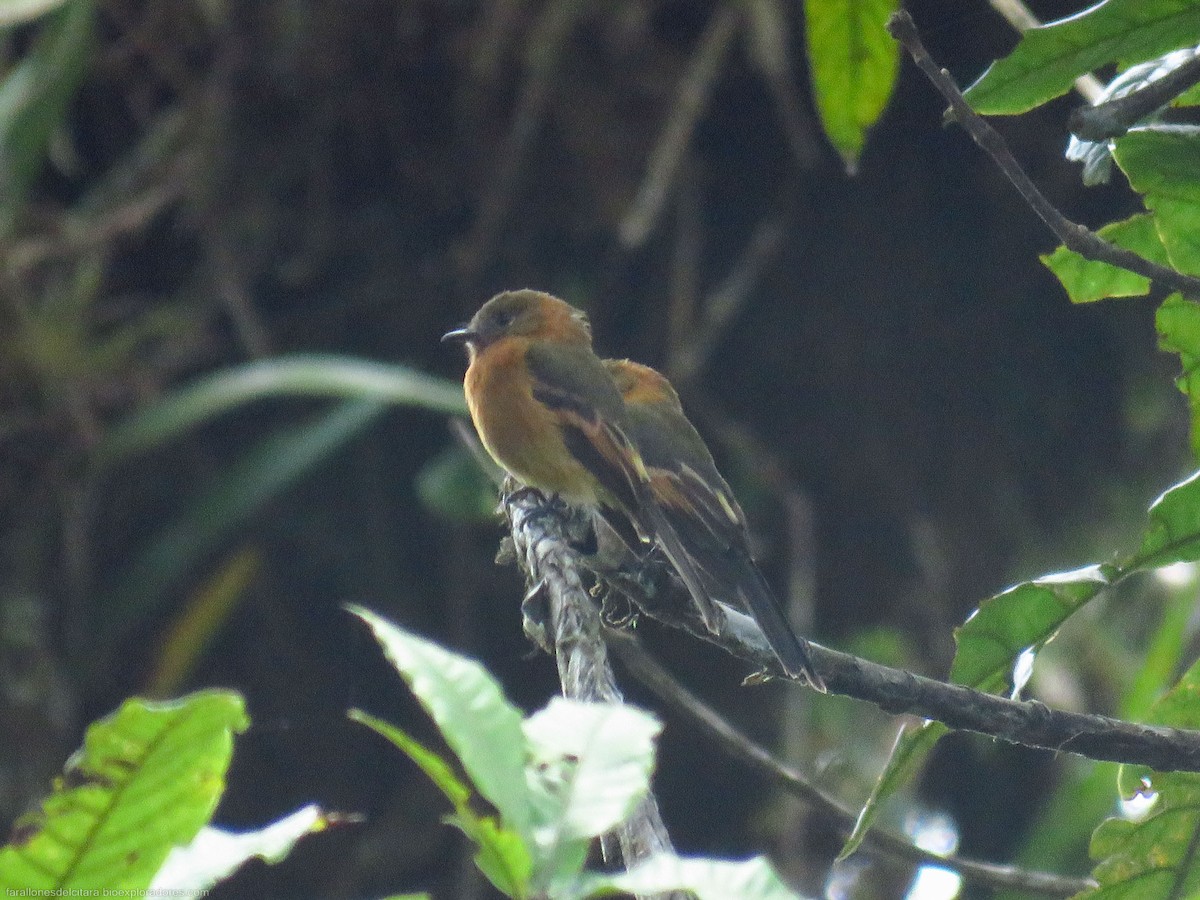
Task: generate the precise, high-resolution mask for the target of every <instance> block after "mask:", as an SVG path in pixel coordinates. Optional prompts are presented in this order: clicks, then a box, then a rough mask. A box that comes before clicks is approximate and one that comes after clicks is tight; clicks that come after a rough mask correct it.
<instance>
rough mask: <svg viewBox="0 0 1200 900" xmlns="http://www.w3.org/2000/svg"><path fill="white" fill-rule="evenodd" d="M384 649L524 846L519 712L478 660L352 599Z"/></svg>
mask: <svg viewBox="0 0 1200 900" xmlns="http://www.w3.org/2000/svg"><path fill="white" fill-rule="evenodd" d="M347 609H349V610H350V612H352V613H353V614H354V615H356V616H358V617H359V618H360V619H362V620H363V621H364V622H366V623H367V625H368V626H370V628H371V631H372V632H373V633H374V634H375V638H376V640H378V641H379V644H380V646H382V647H383V652H384V655H385V656H386V657H387V658H388V660H389V661H390V662H391V663H392V665H393V666H395V667H396V670H397V671H398V672H399V673H400V674H401V676H403V678H404V680H405V681H406V682H408V686H409V688H410V689H411V690H412V692H413V693H414V694H415V695H416V697H417V699H418V700H419V701H420V702H421V705H422V706H424V707H425V710H426V711H427V712H428V713H429V715H430V716H431V717H432V718H433V720H434V722H435V723H437V726H438V729H439V730H440V731H441V732H442V736H443V737H444V738H445V739H446V743H447V744H448V745H449V746H450V749H452V750H453V751H454V754H455V756H457V757H458V759H459V762H461V763H462V766H463V769H464V770H465V771H466V773H467V775H468V776H469V777H470V779H471V782H472V784H474V785H475V787H476V789H477V790H478V791H479V793H480V794H482V795H483V796H484V797H485V798H486V799H487V800H488V801H489V802H490V803H491V804H492V805H493V806H495V807H496V809H497V810H498V811H499V812H500V815H501V817H502V818H503V819H504V822H505V823H506V824H508V825H510V826H512V827H513V828H514V829H516V831H517V832H518V833H519V834H520V835H521V836H522V838H524V839H525V841H526V843H527V844H528V845H529V846H533V845H534V843H535V842H534V840H533V837H532V826H531V823H532V812H531V810H530V805H529V804H530V798H529V788H528V786H527V785H526V783H525V760H526V746H525V734H524V732H523V731H522V728H521V711H520V710H519V709H517V708H516V707H515V706H513V705H512V704H511V703H509V702H508V700H507V699H506V698H505V696H504V692H503V690H502V689H501V687H500V684H499V683H498V682H497V681H496V679H494V678H493V677H492V676H491V675H490V674H488V671H487V670H486V669H485V668H484V667H483V666H481V665H480V664H479V663H477V662H475V661H474V660H472V659H467V658H466V657H465V656H460V655H458V654H457V653H451V652H450V651H449V650H446V649H444V648H442V647H439V646H438V645H437V644H435V643H433V642H432V641H427V640H425V639H424V638H420V637H417V636H416V635H414V634H411V633H409V632H407V631H405V630H404V629H402V628H399V627H397V626H395V625H393V624H392V623H391V622H388V621H387V620H386V619H383V618H382V617H380V616H378V615H376V614H375V613H373V612H371V611H370V610H368V609H364V608H362V607H360V606H353V605H352V606H348V607H347Z"/></svg>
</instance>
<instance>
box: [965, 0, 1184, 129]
mask: <svg viewBox="0 0 1200 900" xmlns="http://www.w3.org/2000/svg"><path fill="white" fill-rule="evenodd" d="M1197 34H1200V7H1198V6H1197V5H1196V4H1195V3H1194V2H1192V0H1105V2H1101V3H1097V4H1096V5H1095V6H1093V7H1091V8H1090V9H1087V10H1085V11H1083V12H1081V13H1078V14H1077V15H1074V16H1070V17H1068V18H1066V19H1061V20H1059V21H1057V22H1050V23H1048V24H1046V25H1042V26H1040V27H1038V28H1031V29H1029V30H1028V31H1026V32H1025V34H1024V35H1023V36H1022V38H1021V42H1020V43H1019V44H1017V46H1016V49H1014V50H1013V52H1012V53H1010V54H1009V55H1008V56H1006V57H1005V58H1004V59H1001V60H999V61H997V62H995V63H993V64H992V65H991V66H990V67H989V68H988V70H987V71H986V72H984V73H983V75H982V77H980V78H979V80H978V81H976V82H975V83H974V84H973V85H971V87H970V88H968V89H967V90H966V92H965V94H966V98H967V100H968V101H969V102H970V104H971V105H972V106H973V107H975V109H976V111H978V112H980V113H982V114H984V115H1011V114H1014V113H1022V112H1026V111H1028V110H1030V109H1033V108H1034V107H1035V106H1038V105H1040V104H1042V103H1045V102H1046V101H1047V100H1050V99H1052V98H1054V97H1057V96H1059V95H1060V94H1063V93H1065V92H1066V91H1068V90H1069V89H1070V87H1071V85H1072V83H1073V82H1074V81H1075V79H1076V78H1078V77H1079V76H1080V75H1083V74H1085V73H1087V72H1091V71H1092V70H1093V69H1096V68H1099V67H1100V66H1103V65H1107V64H1108V63H1112V62H1120V63H1122V64H1124V65H1129V64H1132V63H1138V62H1143V61H1145V60H1148V59H1153V58H1154V57H1156V56H1162V55H1163V54H1164V53H1167V52H1169V51H1171V50H1178V49H1179V48H1181V47H1187V46H1191V45H1193V44H1195V43H1196V35H1197Z"/></svg>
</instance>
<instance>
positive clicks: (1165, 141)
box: [1113, 128, 1200, 275]
mask: <svg viewBox="0 0 1200 900" xmlns="http://www.w3.org/2000/svg"><path fill="white" fill-rule="evenodd" d="M1113 159H1115V160H1116V161H1117V165H1119V166H1120V167H1121V170H1122V171H1123V172H1124V173H1125V175H1126V177H1127V178H1128V179H1129V183H1130V185H1131V186H1132V187H1133V189H1134V190H1136V191H1138V192H1139V193H1141V194H1143V195H1144V197H1143V199H1144V201H1145V204H1146V207H1147V208H1148V209H1150V210H1151V211H1153V213H1154V223H1155V227H1156V228H1157V230H1158V236H1159V238H1160V239H1161V240H1162V243H1163V246H1164V247H1165V248H1166V251H1167V258H1168V259H1169V260H1170V263H1171V265H1172V266H1173V267H1174V268H1176V269H1177V270H1179V271H1180V272H1185V273H1187V274H1190V275H1196V274H1200V134H1192V133H1190V132H1182V131H1162V130H1157V129H1152V128H1146V129H1141V130H1138V131H1131V132H1130V133H1129V134H1127V135H1125V136H1124V137H1122V138H1120V139H1119V140H1117V141H1116V143H1115V145H1114V147H1113Z"/></svg>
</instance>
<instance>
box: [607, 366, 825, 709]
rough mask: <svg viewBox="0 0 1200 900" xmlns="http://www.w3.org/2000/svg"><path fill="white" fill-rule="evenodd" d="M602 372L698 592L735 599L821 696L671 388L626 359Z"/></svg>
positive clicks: (742, 525) (804, 648) (806, 656)
mask: <svg viewBox="0 0 1200 900" xmlns="http://www.w3.org/2000/svg"><path fill="white" fill-rule="evenodd" d="M604 366H605V368H607V369H608V372H609V374H610V375H611V376H612V378H613V383H614V384H615V385H616V386H617V390H618V391H619V392H620V394H621V397H622V399H623V400H624V402H625V414H626V429H627V434H628V436H629V438H630V439H631V440H632V441H633V443H634V445H635V446H636V447H637V448H638V452H639V453H640V455H641V458H642V464H643V466H644V468H645V470H646V473H647V475H648V477H649V484H650V493H651V495H652V496H653V497H654V499H655V501H656V503H657V504H658V506H659V507H660V508H661V509H662V510H664V512H665V514H666V516H667V518H668V521H669V522H670V523H671V525H672V527H673V528H674V530H675V532H676V534H677V535H678V536H679V538H680V540H681V542H682V544H683V546H684V548H685V550H686V552H687V553H688V554H689V555H690V556H691V558H692V560H693V561H694V563H695V568H696V569H697V570H698V571H699V572H700V573H702V585H703V587H704V588H705V589H706V590H707V591H708V593H709V595H710V596H712V597H715V598H717V599H730V598H735V599H737V600H738V601H739V602H740V604H741V605H742V607H743V608H744V609H745V610H746V611H747V612H748V613H749V614H750V615H751V616H752V617H753V618H754V620H755V621H756V622H757V623H758V625H759V628H761V629H762V632H763V636H764V637H765V638H766V639H767V643H768V644H769V645H770V647H771V650H772V651H773V652H774V653H775V656H776V657H777V658H778V659H779V662H780V664H782V666H783V667H784V669H785V670H786V671H787V672H788V674H789V675H792V676H793V677H803V678H804V679H805V680H807V681H808V683H809V685H811V686H812V687H813V688H814V689H816V690H818V691H820V692H822V693H825V692H826V687H825V682H824V679H822V678H821V676H820V675H819V674H818V673H817V671H816V669H815V668H814V666H813V663H812V654H811V652H810V649H809V645H808V641H806V640H804V639H803V638H802V637H799V636H798V635H797V634H796V633H795V631H794V630H793V629H792V627H791V625H790V624H789V623H788V619H787V615H786V614H785V612H784V610H783V607H782V606H781V605H780V603H779V601H778V600H777V599H776V597H775V594H774V593H773V592H772V590H771V588H770V586H769V585H768V584H767V581H766V579H765V578H764V577H763V574H762V572H761V570H760V569H759V568H758V566H757V565H756V564H755V562H754V557H753V556H752V555H751V552H750V535H749V530H748V528H747V525H746V516H745V513H743V512H742V508H741V506H740V505H739V504H738V501H737V498H736V497H735V496H734V494H733V491H732V490H731V489H730V487H729V484H728V482H726V481H725V479H724V478H723V477H722V476H721V473H720V472H719V471H718V470H717V465H716V462H714V460H713V457H712V453H711V452H709V449H708V446H707V445H706V444H705V443H704V439H703V438H702V437H701V436H700V433H699V432H698V431H697V430H696V428H695V426H693V425H692V423H691V421H690V420H689V419H688V418H687V416H686V415H685V414H684V411H683V405H682V404H681V403H680V401H679V394H678V393H677V392H676V391H675V388H674V387H673V386H672V385H671V382H670V381H668V380H667V378H666V376H664V375H663V374H662V373H660V372H658V371H657V370H655V369H652V368H651V367H650V366H646V365H642V364H641V363H637V362H633V361H632V360H628V359H607V360H604Z"/></svg>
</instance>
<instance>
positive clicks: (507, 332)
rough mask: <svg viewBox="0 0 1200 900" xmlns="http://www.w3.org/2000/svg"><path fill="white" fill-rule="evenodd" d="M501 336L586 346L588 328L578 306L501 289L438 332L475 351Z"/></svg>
mask: <svg viewBox="0 0 1200 900" xmlns="http://www.w3.org/2000/svg"><path fill="white" fill-rule="evenodd" d="M505 337H524V338H528V339H530V340H547V341H558V342H561V343H568V344H582V345H584V346H587V347H590V346H591V343H592V328H591V325H589V324H588V319H587V315H586V314H585V313H584V312H583V311H582V310H579V309H576V308H575V307H573V306H571V305H570V304H569V303H565V302H564V301H562V300H559V299H558V298H557V297H552V296H551V295H550V294H545V293H542V292H541V291H531V290H522V291H505V292H504V293H502V294H497V295H496V296H495V297H493V298H492V299H491V300H489V301H488V302H487V303H485V304H483V306H481V307H480V308H479V312H477V313H475V315H474V316H473V317H472V318H471V321H470V322H468V323H467V325H466V326H465V327H463V328H456V329H454V330H453V331H448V332H446V334H444V335H442V340H443V341H461V342H463V343H465V344H466V345H467V347H468V348H470V350H471V351H472V352H473V353H477V352H479V351H480V350H483V349H484V348H486V347H487V346H489V345H490V344H494V343H495V342H496V341H498V340H500V339H501V338H505Z"/></svg>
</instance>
